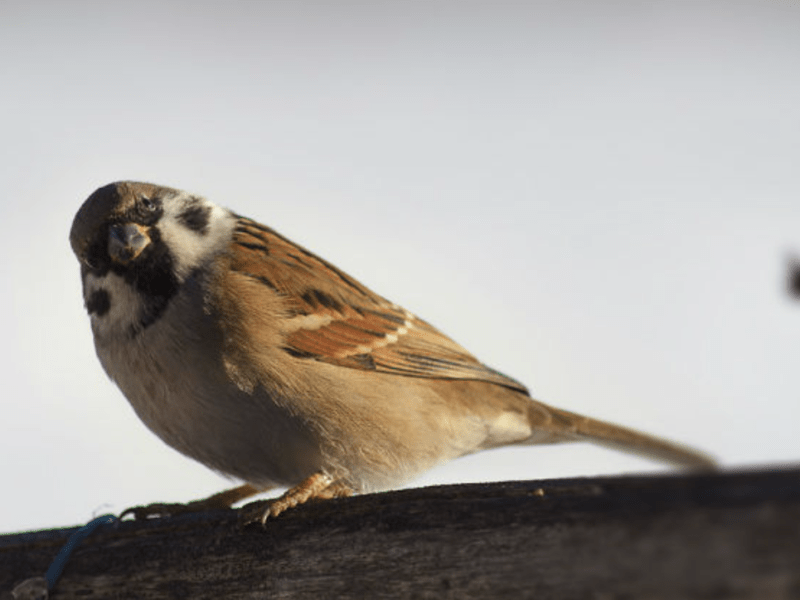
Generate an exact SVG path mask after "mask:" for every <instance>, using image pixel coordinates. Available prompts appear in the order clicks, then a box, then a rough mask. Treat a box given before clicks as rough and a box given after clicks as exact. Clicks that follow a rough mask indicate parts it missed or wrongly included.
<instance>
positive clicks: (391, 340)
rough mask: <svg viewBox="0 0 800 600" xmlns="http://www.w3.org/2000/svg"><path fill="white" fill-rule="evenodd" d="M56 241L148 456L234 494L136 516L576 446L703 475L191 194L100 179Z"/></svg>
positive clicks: (305, 493)
mask: <svg viewBox="0 0 800 600" xmlns="http://www.w3.org/2000/svg"><path fill="white" fill-rule="evenodd" d="M70 244H71V246H72V249H73V251H74V253H75V255H76V256H77V258H78V261H79V262H80V271H81V280H82V284H83V298H84V302H85V306H86V310H87V312H88V313H89V318H90V321H91V328H92V333H93V335H94V343H95V348H96V352H97V356H98V358H99V359H100V363H101V364H102V366H103V368H104V369H105V371H106V373H107V374H108V376H109V377H110V378H111V379H112V380H113V381H114V382H115V383H116V384H117V386H119V388H120V390H121V391H122V393H123V394H124V395H125V396H126V398H127V399H128V401H129V402H130V404H131V406H132V407H133V409H134V411H135V412H136V414H137V415H138V417H139V418H140V419H141V420H142V421H143V422H144V424H145V425H146V426H147V427H148V428H149V429H150V430H152V431H153V432H154V433H155V434H156V435H157V436H158V437H160V438H161V439H162V440H163V441H164V442H165V443H167V444H168V445H169V446H171V447H172V448H174V449H175V450H177V451H179V452H181V453H183V454H184V455H186V456H188V457H190V458H193V459H194V460H197V461H199V462H200V463H202V464H204V465H206V466H207V467H209V468H211V469H213V470H214V471H217V472H219V473H221V474H224V475H226V476H229V477H231V478H235V479H238V480H240V481H242V482H244V483H243V484H242V485H240V486H238V487H236V488H233V489H231V490H227V491H224V492H221V493H219V494H215V495H214V496H211V497H209V498H206V499H204V500H200V501H196V502H193V503H189V504H188V505H166V504H155V505H151V506H149V507H138V508H136V509H131V511H132V512H133V513H134V515H135V516H137V517H143V516H145V517H146V516H155V515H160V514H172V513H173V512H175V511H176V506H183V507H184V508H185V510H202V509H205V508H211V507H230V506H231V505H232V504H234V503H236V502H238V501H240V500H243V499H245V498H248V497H250V496H252V495H254V494H257V493H260V492H262V491H265V490H268V489H271V488H274V487H282V488H288V491H286V492H285V493H284V494H283V495H282V496H280V497H278V498H276V499H273V500H269V501H266V502H262V503H259V504H257V505H256V506H255V507H254V508H252V509H250V515H249V517H248V519H249V520H250V521H259V520H260V521H261V522H262V523H264V522H266V520H267V518H269V517H274V516H277V515H278V514H280V513H281V512H283V511H284V510H286V509H288V508H291V507H293V506H296V505H298V504H301V503H303V502H305V501H307V500H310V499H324V498H332V497H338V496H346V495H349V494H352V493H365V492H374V491H382V490H388V489H392V488H395V487H398V486H400V485H401V484H405V483H406V482H408V481H410V480H412V479H413V478H414V477H416V476H418V475H419V474H421V473H423V472H424V471H427V470H428V469H431V468H433V467H436V466H437V465H441V464H442V463H445V462H447V461H450V460H453V459H455V458H458V457H460V456H464V455H467V454H472V453H474V452H479V451H481V450H487V449H490V448H497V447H500V446H508V445H534V444H552V443H560V442H573V441H590V442H595V443H597V444H601V445H604V446H610V447H612V448H616V449H619V450H623V451H628V452H633V453H636V454H640V455H643V456H646V457H650V458H653V459H657V460H662V461H667V462H670V463H674V464H677V465H680V466H684V467H690V468H709V467H711V466H712V465H713V461H712V460H711V459H710V458H708V457H707V456H706V455H704V454H702V453H700V452H697V451H694V450H692V449H689V448H687V447H685V446H682V445H680V444H676V443H672V442H669V441H666V440H662V439H659V438H656V437H653V436H650V435H646V434H643V433H639V432H637V431H634V430H632V429H628V428H626V427H622V426H619V425H614V424H612V423H607V422H603V421H599V420H595V419H593V418H590V417H585V416H582V415H578V414H575V413H572V412H568V411H566V410H561V409H558V408H555V407H552V406H548V405H546V404H544V403H542V402H539V401H537V400H534V399H533V398H531V396H530V395H529V393H528V390H527V389H526V388H525V386H524V385H522V384H521V383H520V382H518V381H516V380H514V379H512V378H510V377H508V376H506V375H504V374H502V373H500V372H499V371H496V370H494V369H492V368H491V367H488V366H486V365H484V364H483V363H481V362H480V361H478V360H477V359H476V358H475V357H474V356H473V355H472V354H470V353H469V352H468V351H467V350H465V349H464V348H462V347H461V346H460V345H459V344H457V343H456V342H454V341H453V340H451V339H450V338H449V337H447V336H446V335H445V334H443V333H442V332H440V331H439V330H438V329H436V328H435V327H433V326H432V325H430V324H429V323H427V322H426V321H424V320H423V319H421V318H419V317H417V316H416V315H415V314H413V313H411V312H409V311H408V310H406V309H404V308H402V307H400V306H398V305H396V304H394V303H392V302H391V301H389V300H387V299H385V298H383V297H381V296H379V295H377V294H376V293H374V292H372V291H371V290H370V289H368V288H367V287H365V286H364V285H362V284H361V283H359V282H358V281H356V280H355V279H354V278H353V277H351V276H349V275H348V274H346V273H345V272H343V271H341V270H340V269H338V268H337V267H335V266H334V265H332V264H331V263H329V262H327V261H325V260H324V259H322V258H320V257H319V256H316V255H315V254H313V253H312V252H310V251H308V250H306V249H305V248H303V247H301V246H299V245H297V244H295V243H293V242H292V241H290V240H288V239H287V238H285V237H284V236H282V235H281V234H279V233H278V232H276V231H275V230H273V229H271V228H270V227H267V226H265V225H262V224H261V223H259V222H257V221H254V220H252V219H249V218H247V217H244V216H241V215H238V214H236V213H234V212H232V211H230V210H228V209H226V208H223V207H221V206H218V205H216V204H214V203H212V202H210V201H209V200H206V199H205V198H203V197H200V196H197V195H194V194H191V193H187V192H184V191H181V190H178V189H173V188H169V187H164V186H160V185H154V184H150V183H138V182H132V181H121V182H116V183H111V184H109V185H106V186H104V187H101V188H99V189H98V190H96V191H95V192H94V193H92V194H91V195H90V196H89V197H88V199H87V200H86V201H85V202H84V203H83V205H82V206H81V208H80V209H79V210H78V213H77V214H76V216H75V219H74V221H73V223H72V229H71V231H70ZM248 506H250V505H248ZM126 512H127V511H126Z"/></svg>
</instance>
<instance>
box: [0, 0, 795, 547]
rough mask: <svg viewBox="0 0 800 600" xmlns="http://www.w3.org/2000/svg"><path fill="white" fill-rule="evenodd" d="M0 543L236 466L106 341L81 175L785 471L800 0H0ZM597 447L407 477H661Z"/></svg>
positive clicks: (791, 411) (713, 445) (645, 417)
mask: <svg viewBox="0 0 800 600" xmlns="http://www.w3.org/2000/svg"><path fill="white" fill-rule="evenodd" d="M0 81H2V91H0V140H1V141H0V153H2V155H1V156H0V158H1V160H0V184H1V185H2V188H1V189H2V195H1V196H0V222H1V223H2V225H3V227H4V229H5V233H4V235H2V236H0V252H2V256H4V257H5V260H3V261H2V264H1V265H0V269H1V271H0V280H1V281H2V294H1V295H0V319H2V333H3V335H2V341H1V342H0V350H1V351H2V360H1V361H0V377H1V378H2V381H3V394H2V402H0V456H1V457H2V459H1V460H2V462H0V481H2V482H3V484H2V487H3V493H2V494H1V496H2V505H1V506H2V510H0V532H13V531H21V530H26V529H32V528H43V527H52V526H69V525H74V524H81V523H84V522H86V521H88V520H89V519H90V518H92V516H93V515H94V514H96V513H102V512H109V511H112V512H119V511H121V510H123V509H124V508H126V507H128V506H130V505H133V504H139V503H147V502H153V501H179V500H190V499H194V498H198V497H200V496H202V495H206V494H209V493H212V492H215V491H218V490H220V489H222V488H223V487H225V486H227V485H229V483H228V482H226V481H225V480H223V479H222V478H220V477H219V476H217V475H215V474H214V473H212V472H210V471H208V470H206V469H205V468H204V467H202V466H201V465H199V464H196V463H193V462H192V461H190V460H189V459H186V458H184V457H182V456H181V455H179V454H178V453H176V452H174V451H173V450H171V449H169V448H168V447H167V446H166V445H164V444H163V443H162V442H161V441H160V440H158V439H157V438H156V437H155V436H154V435H153V434H151V433H150V432H149V431H148V430H147V429H146V428H145V427H144V426H143V425H142V424H141V423H140V422H139V421H138V419H137V418H136V416H135V415H134V413H133V411H132V410H131V409H130V407H129V406H128V403H127V401H126V400H125V399H124V397H123V396H122V395H121V393H120V392H119V391H117V389H116V387H115V386H114V385H113V384H112V383H111V382H110V381H109V380H108V379H107V378H106V376H105V374H104V373H103V371H102V369H101V367H100V364H99V362H98V361H97V359H96V357H95V354H94V348H93V342H92V337H91V332H90V329H89V321H88V318H87V316H86V314H85V311H84V309H83V306H82V299H81V294H80V282H79V276H78V265H77V262H76V261H75V259H74V257H73V255H72V253H71V251H70V248H69V244H68V240H67V236H68V232H69V228H70V224H71V222H72V218H73V215H74V214H75V211H76V210H77V209H78V207H79V206H80V204H81V203H82V202H83V200H84V199H85V198H86V197H87V196H88V195H89V194H90V193H91V192H92V191H93V190H94V189H95V188H97V187H99V186H101V185H104V184H106V183H108V182H110V181H114V180H118V179H140V180H147V181H153V182H157V183H161V184H165V185H171V186H175V187H180V188H184V189H187V190H190V191H192V192H196V193H199V194H202V195H205V196H207V197H209V198H211V199H212V200H214V201H216V202H218V203H220V204H223V205H226V206H229V207H231V208H233V209H234V210H236V211H238V212H240V213H243V214H246V215H248V216H251V217H254V218H256V219H258V220H260V221H263V222H265V223H267V224H269V225H271V226H273V227H275V228H276V229H277V230H278V231H280V232H282V233H283V234H285V235H287V236H289V237H290V238H292V239H294V240H295V241H297V242H299V243H302V244H303V245H305V246H307V247H308V248H310V249H311V250H313V251H315V252H317V253H319V254H321V255H322V256H324V257H325V258H327V259H328V260H330V261H332V262H333V263H335V264H336V265H338V266H340V267H341V268H343V269H344V270H346V271H347V272H349V273H350V274H352V275H353V276H355V277H357V278H358V279H360V280H361V281H363V282H364V283H366V284H367V285H368V286H370V287H371V288H373V289H374V290H375V291H377V292H378V293H380V294H382V295H384V296H386V297H388V298H390V299H392V300H393V301H395V302H397V303H399V304H402V305H404V306H406V307H407V308H408V309H410V310H412V311H413V312H415V313H417V314H419V315H420V316H422V317H423V318H425V319H427V320H429V321H431V322H433V323H434V324H435V325H437V326H438V327H439V328H441V329H442V330H443V331H445V332H447V333H448V334H450V335H451V336H452V337H454V338H455V339H456V340H457V341H459V342H461V343H462V344H463V345H465V346H466V347H467V348H469V349H470V350H471V351H472V352H474V353H475V354H476V355H477V356H478V357H479V358H481V359H482V360H483V361H484V362H486V363H488V364H490V365H492V366H494V367H496V368H498V369H500V370H502V371H504V372H506V373H508V374H510V375H512V376H514V377H516V378H518V379H520V380H521V381H523V382H525V383H526V384H527V385H528V386H529V387H530V389H531V391H532V393H533V394H534V395H535V396H536V397H538V398H540V399H542V400H544V401H546V402H549V403H552V404H555V405H557V406H560V407H563V408H567V409H570V410H573V411H577V412H583V413H587V414H589V415H592V416H597V417H601V418H605V419H608V420H612V421H617V422H619V423H623V424H626V425H629V426H633V427H637V428H640V429H642V430H646V431H649V432H652V433H656V434H659V435H662V436H666V437H671V438H674V439H676V440H682V441H684V442H686V443H689V444H692V445H696V446H698V447H701V448H703V449H705V450H707V451H709V452H711V453H712V454H714V455H716V456H717V457H718V458H719V459H720V461H721V462H722V464H723V465H725V466H729V467H736V466H746V465H775V464H786V463H795V464H796V463H797V462H798V461H800V442H798V439H797V428H798V423H800V402H798V400H800V397H799V396H800V375H799V373H800V302H798V301H792V300H791V299H790V298H789V296H788V295H787V293H786V290H785V269H786V263H787V259H788V257H789V256H790V255H791V254H792V253H800V2H798V1H795V0H791V1H786V0H785V1H778V0H759V1H752V2H736V1H732V0H724V1H720V2H703V1H692V2H667V1H662V2H653V1H646V2H645V1H643V2H632V1H630V2H598V1H597V0H586V1H575V2H563V1H553V2H533V1H532V2H502V1H500V2H498V1H492V2H456V1H448V2H436V1H426V2H400V1H397V2H366V1H364V2H336V1H328V2H323V1H319V2H307V1H297V0H295V1H287V2H230V1H226V2H171V3H170V2H163V1H158V2H153V1H139V2H136V3H133V2H125V3H122V2H81V1H73V2H55V1H51V2H17V1H10V0H2V2H0ZM658 469H662V467H660V466H659V465H656V464H654V463H649V462H647V461H644V460H641V459H637V458H632V457H628V456H626V455H623V454H618V453H614V452H611V451H609V450H604V449H600V448H596V447H592V446H590V445H584V444H578V445H573V446H569V447H567V446H560V447H551V448H545V447H540V448H521V449H511V450H500V451H494V452H489V453H484V454H481V455H477V456H473V457H469V458H465V459H461V460H459V461H456V462H454V463H451V464H450V465H448V466H445V467H442V468H440V469H438V470H436V471H434V472H431V473H430V474H429V475H427V476H426V477H424V478H423V479H421V480H419V481H418V482H417V483H419V484H432V483H441V482H466V481H491V480H502V479H532V478H550V477H561V476H575V475H592V474H618V473H633V472H646V471H654V470H658Z"/></svg>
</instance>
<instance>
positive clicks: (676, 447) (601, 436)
mask: <svg viewBox="0 0 800 600" xmlns="http://www.w3.org/2000/svg"><path fill="white" fill-rule="evenodd" d="M528 419H529V422H530V424H531V427H532V429H533V435H531V437H530V438H529V439H528V440H526V441H525V442H523V443H527V444H539V443H543V444H547V443H557V442H568V441H587V442H592V443H594V444H599V445H601V446H606V447H608V448H612V449H614V450H621V451H623V452H630V453H632V454H638V455H640V456H643V457H646V458H651V459H654V460H658V461H663V462H667V463H671V464H674V465H677V466H681V467H688V468H693V469H704V470H708V469H714V468H715V467H716V463H715V461H714V460H713V459H712V458H711V457H710V456H708V455H706V454H704V453H702V452H699V451H697V450H694V449H692V448H689V447H687V446H683V445H681V444H677V443H674V442H670V441H667V440H664V439H661V438H658V437H655V436H652V435H648V434H646V433H640V432H638V431H635V430H633V429H628V428H627V427H622V426H621V425H614V424H613V423H607V422H605V421H599V420H597V419H592V418H590V417H585V416H583V415H578V414H575V413H571V412H569V411H566V410H561V409H558V408H554V407H552V406H548V405H546V404H542V403H540V402H537V401H535V400H534V401H533V402H532V403H531V404H530V407H529V410H528Z"/></svg>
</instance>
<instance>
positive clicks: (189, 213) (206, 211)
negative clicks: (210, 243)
mask: <svg viewBox="0 0 800 600" xmlns="http://www.w3.org/2000/svg"><path fill="white" fill-rule="evenodd" d="M178 219H179V220H180V222H181V223H183V224H184V225H186V227H188V228H189V229H191V230H192V231H196V232H197V233H200V234H206V233H208V223H209V221H210V220H211V208H210V207H208V206H203V205H202V204H193V205H191V206H189V207H188V208H186V209H184V211H183V212H182V213H181V214H179V215H178Z"/></svg>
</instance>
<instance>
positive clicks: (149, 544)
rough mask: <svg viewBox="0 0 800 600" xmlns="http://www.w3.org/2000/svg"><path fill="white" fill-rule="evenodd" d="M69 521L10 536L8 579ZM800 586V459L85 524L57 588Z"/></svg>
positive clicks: (755, 591)
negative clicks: (786, 463)
mask: <svg viewBox="0 0 800 600" xmlns="http://www.w3.org/2000/svg"><path fill="white" fill-rule="evenodd" d="M71 531H72V529H63V530H54V531H47V532H39V533H33V534H15V535H7V536H2V537H0V592H3V591H7V590H10V589H11V588H12V587H13V585H15V584H16V583H18V582H19V581H20V580H22V579H25V578H28V577H33V576H36V575H42V574H43V573H44V571H45V570H46V569H47V567H48V565H49V563H50V561H51V560H52V558H53V556H55V554H56V553H57V551H58V550H59V548H60V546H61V544H63V542H64V540H65V539H66V537H67V535H68V534H69V533H70V532H71ZM503 597H509V598H537V599H540V600H543V599H548V598H558V599H562V598H597V599H601V598H604V599H610V598H617V599H623V598H663V599H670V598H675V599H678V598H681V599H683V598H704V599H705V598H707V599H712V598H713V599H717V598H736V599H746V598H753V599H756V598H758V599H761V598H800V469H797V468H782V469H777V468H776V469H763V470H760V471H757V472H756V471H752V472H728V473H719V474H711V475H665V476H647V477H615V478H591V479H568V480H549V481H525V482H506V483H494V484H486V485H459V486H442V487H431V488H422V489H414V490H403V491H398V492H391V493H385V494H374V495H367V496H360V497H354V498H347V499H341V500H331V501H326V502H320V503H317V504H312V505H307V506H304V507H301V508H298V509H295V510H292V511H289V512H287V513H285V514H284V515H281V516H280V517H278V518H277V519H275V520H273V521H271V522H269V523H268V524H267V527H266V529H263V530H262V529H259V528H252V529H246V530H244V531H242V530H241V529H240V528H239V527H238V525H237V519H236V514H235V513H234V512H233V511H219V512H209V513H203V514H198V515H186V516H182V517H176V518H172V519H163V520H157V521H149V522H144V523H136V522H124V523H120V524H119V525H118V526H116V527H106V528H104V529H102V530H98V531H97V532H95V533H94V534H93V535H92V536H90V537H89V538H87V539H86V540H85V541H84V542H83V543H82V545H81V546H80V547H79V548H78V550H77V551H76V552H75V554H74V555H73V557H72V559H71V560H70V562H69V563H68V565H67V567H66V570H65V571H64V575H63V577H62V578H61V580H60V581H59V582H58V585H57V587H56V590H55V592H54V593H52V594H51V598H54V599H56V600H58V599H59V598H91V599H96V598H119V599H127V598H139V599H156V598H159V599H160V598H193V599H204V598H215V599H217V598H459V599H464V598H503Z"/></svg>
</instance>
